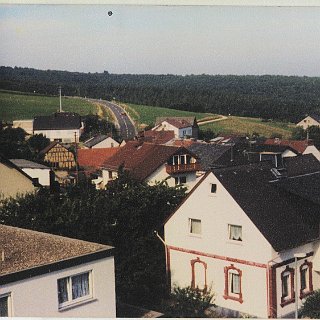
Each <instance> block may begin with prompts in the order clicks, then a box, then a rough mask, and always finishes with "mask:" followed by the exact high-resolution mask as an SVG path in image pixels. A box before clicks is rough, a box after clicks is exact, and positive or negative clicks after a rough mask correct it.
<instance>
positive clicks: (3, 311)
mask: <svg viewBox="0 0 320 320" xmlns="http://www.w3.org/2000/svg"><path fill="white" fill-rule="evenodd" d="M9 316H10V294H5V295H0V317H9Z"/></svg>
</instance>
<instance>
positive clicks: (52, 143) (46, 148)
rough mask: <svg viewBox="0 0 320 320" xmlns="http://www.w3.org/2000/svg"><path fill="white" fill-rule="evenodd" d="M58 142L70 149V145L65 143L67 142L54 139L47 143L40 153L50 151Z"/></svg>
mask: <svg viewBox="0 0 320 320" xmlns="http://www.w3.org/2000/svg"><path fill="white" fill-rule="evenodd" d="M57 144H59V145H60V146H61V147H62V148H66V149H67V150H69V149H70V146H68V145H65V144H63V143H61V142H58V141H52V142H51V143H50V144H49V145H47V146H46V147H45V148H44V149H42V150H41V151H40V152H39V155H41V154H45V153H47V152H48V151H50V150H51V149H52V148H53V147H54V146H56V145H57Z"/></svg>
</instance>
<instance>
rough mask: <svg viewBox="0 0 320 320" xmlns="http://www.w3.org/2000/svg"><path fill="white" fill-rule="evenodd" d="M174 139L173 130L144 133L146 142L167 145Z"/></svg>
mask: <svg viewBox="0 0 320 320" xmlns="http://www.w3.org/2000/svg"><path fill="white" fill-rule="evenodd" d="M172 139H174V131H172V130H168V131H165V130H161V131H155V130H148V131H145V132H144V140H145V141H150V142H153V143H156V144H165V143H167V142H169V141H170V140H172Z"/></svg>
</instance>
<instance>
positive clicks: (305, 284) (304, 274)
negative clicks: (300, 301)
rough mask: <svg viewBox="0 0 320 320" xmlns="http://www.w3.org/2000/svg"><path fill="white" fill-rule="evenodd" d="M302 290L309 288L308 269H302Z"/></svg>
mask: <svg viewBox="0 0 320 320" xmlns="http://www.w3.org/2000/svg"><path fill="white" fill-rule="evenodd" d="M300 276H301V290H305V289H306V288H307V268H303V269H301V273H300Z"/></svg>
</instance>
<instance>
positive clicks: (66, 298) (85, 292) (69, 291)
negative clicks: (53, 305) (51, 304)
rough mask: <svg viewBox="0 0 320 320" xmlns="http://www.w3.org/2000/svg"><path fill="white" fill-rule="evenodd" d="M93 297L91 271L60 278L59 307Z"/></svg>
mask: <svg viewBox="0 0 320 320" xmlns="http://www.w3.org/2000/svg"><path fill="white" fill-rule="evenodd" d="M89 298H92V285H91V272H85V273H82V274H78V275H75V276H71V277H66V278H62V279H58V302H59V308H63V307H65V306H68V305H69V304H71V303H76V302H81V301H83V300H87V299H89Z"/></svg>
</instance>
